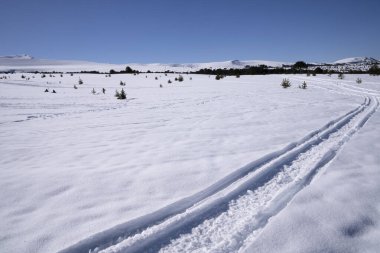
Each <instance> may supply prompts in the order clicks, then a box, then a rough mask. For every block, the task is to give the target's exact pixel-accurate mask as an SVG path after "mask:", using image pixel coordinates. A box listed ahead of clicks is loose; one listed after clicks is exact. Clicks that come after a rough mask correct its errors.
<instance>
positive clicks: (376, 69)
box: [368, 64, 380, 76]
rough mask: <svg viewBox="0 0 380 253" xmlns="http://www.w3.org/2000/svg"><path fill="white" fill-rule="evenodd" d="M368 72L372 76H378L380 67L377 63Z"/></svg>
mask: <svg viewBox="0 0 380 253" xmlns="http://www.w3.org/2000/svg"><path fill="white" fill-rule="evenodd" d="M368 73H369V74H370V75H371V76H378V75H380V68H379V67H378V66H377V64H375V65H373V66H372V67H371V68H370V69H369V70H368Z"/></svg>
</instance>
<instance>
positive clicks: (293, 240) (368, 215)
mask: <svg viewBox="0 0 380 253" xmlns="http://www.w3.org/2000/svg"><path fill="white" fill-rule="evenodd" d="M379 124H380V114H379V112H377V113H376V114H374V116H373V117H372V118H371V119H370V120H369V122H368V123H367V125H366V126H365V128H364V129H362V131H360V132H359V133H358V134H357V135H356V136H355V137H354V138H353V139H352V140H351V141H350V142H349V143H348V144H347V145H346V146H345V147H344V149H343V150H342V152H340V154H339V156H337V158H336V159H335V160H334V161H333V162H332V163H331V165H330V166H329V167H328V168H326V169H325V170H324V171H323V174H322V175H320V176H319V177H318V178H317V179H316V180H314V182H313V183H312V184H311V185H310V186H309V187H307V188H306V189H305V190H304V191H302V192H301V193H300V194H299V195H297V196H296V197H295V198H294V199H293V201H292V202H291V203H290V204H289V206H288V207H287V208H286V209H285V210H284V211H283V212H282V213H280V214H279V215H278V216H276V217H274V218H273V220H272V221H271V222H270V223H269V224H268V226H267V227H266V229H265V230H264V231H263V232H262V234H261V236H260V237H258V239H257V240H256V241H255V243H254V244H252V246H251V247H250V248H248V250H247V251H246V252H348V253H349V252H377V251H378V249H379V248H380V241H379V238H380V226H379V220H380V204H379V203H380V195H379V192H380V185H379V183H378V182H379V180H380V171H379V164H380V157H379V155H378V154H379V150H380V135H379ZM268 245H270V247H268Z"/></svg>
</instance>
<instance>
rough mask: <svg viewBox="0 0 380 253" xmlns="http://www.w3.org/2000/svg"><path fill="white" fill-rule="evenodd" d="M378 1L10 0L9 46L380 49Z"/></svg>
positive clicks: (186, 59) (101, 54)
mask: <svg viewBox="0 0 380 253" xmlns="http://www.w3.org/2000/svg"><path fill="white" fill-rule="evenodd" d="M326 6H328V8H327V7H326ZM379 10H380V2H379V1H375V0H367V1H362V2H360V3H358V2H356V1H354V0H349V1H345V2H344V4H343V5H342V3H341V2H340V1H325V2H323V1H322V3H319V4H316V3H314V2H313V1H301V0H294V1H286V2H284V1H279V0H271V1H265V2H264V1H247V0H243V1H240V2H233V1H228V0H223V1H216V0H212V1H207V2H203V1H201V0H196V1H192V2H178V1H174V0H164V1H161V2H159V3H158V2H150V1H147V0H144V1H139V2H138V3H136V2H134V1H120V0H114V1H105V0H96V1H91V2H85V1H80V2H78V1H73V0H69V1H61V0H58V1H54V2H52V1H48V0H40V1H37V2H36V1H33V2H31V1H27V0H12V1H10V0H6V1H4V3H3V8H2V9H1V10H0V14H1V15H0V27H1V28H2V31H3V32H2V40H1V42H0V43H1V46H0V55H20V54H28V55H31V56H33V57H35V58H37V59H56V60H80V61H90V62H99V63H112V64H124V63H202V62H205V63H206V62H221V61H228V60H235V59H238V60H241V61H244V60H266V61H278V62H296V61H300V60H302V61H305V62H334V61H337V60H340V59H344V58H352V57H372V58H375V59H379V58H380V52H379V49H378V46H377V45H378V44H379V43H380V35H379V34H378V33H376V32H375V31H376V28H377V27H376V24H378V23H379V22H380V17H379V15H378V11H379ZM15 13H17V14H18V15H15ZM321 17H323V18H321ZM353 17H354V18H353ZM363 38H364V39H363Z"/></svg>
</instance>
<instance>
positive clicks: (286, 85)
mask: <svg viewBox="0 0 380 253" xmlns="http://www.w3.org/2000/svg"><path fill="white" fill-rule="evenodd" d="M281 86H282V88H284V89H286V88H289V87H290V86H291V83H290V81H289V79H287V78H284V79H282V82H281Z"/></svg>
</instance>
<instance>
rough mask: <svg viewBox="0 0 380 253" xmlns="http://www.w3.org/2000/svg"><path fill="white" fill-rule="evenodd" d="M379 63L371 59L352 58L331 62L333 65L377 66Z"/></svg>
mask: <svg viewBox="0 0 380 253" xmlns="http://www.w3.org/2000/svg"><path fill="white" fill-rule="evenodd" d="M379 63H380V61H378V60H376V59H374V58H371V57H352V58H345V59H341V60H338V61H335V62H333V64H379Z"/></svg>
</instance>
